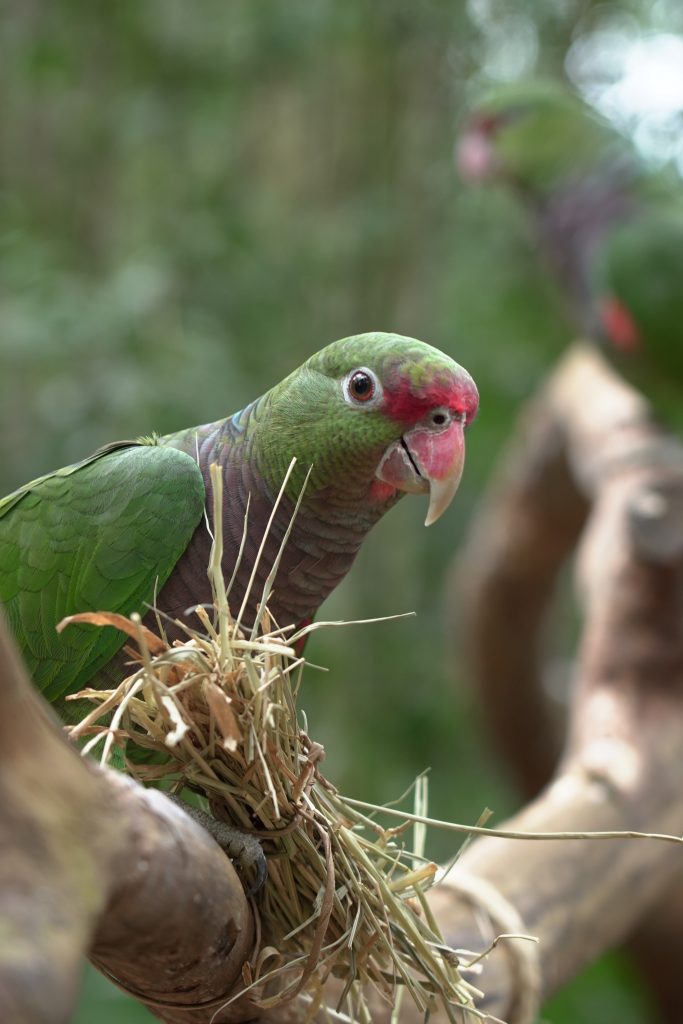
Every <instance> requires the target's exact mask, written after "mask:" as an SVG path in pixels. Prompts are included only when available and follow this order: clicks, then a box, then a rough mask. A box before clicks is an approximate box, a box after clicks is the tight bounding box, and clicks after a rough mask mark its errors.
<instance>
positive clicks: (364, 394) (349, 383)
mask: <svg viewBox="0 0 683 1024" xmlns="http://www.w3.org/2000/svg"><path fill="white" fill-rule="evenodd" d="M344 383H345V387H344V392H345V396H346V400H347V402H349V404H353V405H355V404H358V403H361V404H365V403H369V402H371V401H372V399H373V398H375V397H376V396H378V395H379V394H380V393H381V389H380V385H379V382H378V380H377V378H376V377H375V375H374V373H373V372H372V371H371V370H366V369H364V368H362V369H360V370H353V371H352V372H351V373H350V374H349V376H348V377H347V378H346V381H345V382H344Z"/></svg>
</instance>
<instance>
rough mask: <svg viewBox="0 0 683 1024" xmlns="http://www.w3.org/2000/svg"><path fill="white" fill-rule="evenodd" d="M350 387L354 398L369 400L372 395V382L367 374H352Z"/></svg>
mask: <svg viewBox="0 0 683 1024" xmlns="http://www.w3.org/2000/svg"><path fill="white" fill-rule="evenodd" d="M351 387H352V389H353V393H354V395H355V396H356V398H369V397H370V395H371V394H372V381H371V380H370V378H369V377H368V375H367V373H354V375H353V377H352V378H351Z"/></svg>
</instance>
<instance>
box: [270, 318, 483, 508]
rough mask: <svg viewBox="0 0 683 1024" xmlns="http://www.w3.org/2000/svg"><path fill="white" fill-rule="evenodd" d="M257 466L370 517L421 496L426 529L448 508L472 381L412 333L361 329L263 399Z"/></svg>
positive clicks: (469, 415)
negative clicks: (404, 498) (293, 463)
mask: <svg viewBox="0 0 683 1024" xmlns="http://www.w3.org/2000/svg"><path fill="white" fill-rule="evenodd" d="M266 398H267V399H268V401H267V402H266V406H267V413H266V420H267V431H266V432H265V436H264V441H263V444H262V445H261V446H260V447H261V448H262V458H263V460H264V464H263V466H262V469H261V472H262V473H263V474H264V476H265V477H266V479H270V482H271V485H273V484H275V483H276V482H277V480H280V481H281V480H282V478H283V477H284V473H285V471H286V469H287V466H288V464H289V461H290V460H291V458H292V457H293V456H296V458H297V463H298V465H297V470H298V473H297V472H295V473H294V474H293V477H292V479H291V482H290V485H289V486H290V491H291V494H292V496H294V495H295V494H296V493H298V490H299V489H300V487H301V484H302V482H303V480H302V477H303V474H304V473H305V472H306V471H307V470H308V468H309V467H312V470H311V475H310V478H309V482H308V485H307V487H306V494H305V497H304V501H305V502H306V501H309V502H311V501H312V502H317V503H320V502H323V503H325V504H326V505H327V506H328V507H329V508H335V509H337V510H338V512H339V515H341V516H344V515H346V514H350V515H352V516H353V515H359V516H360V517H361V518H363V519H365V520H375V519H377V518H379V517H380V516H381V515H382V514H383V512H384V511H385V510H386V508H388V507H389V506H390V505H392V504H393V503H394V502H395V501H396V500H397V499H398V498H399V497H400V496H401V495H402V494H403V493H415V494H428V495H429V508H428V512H427V518H426V525H430V524H431V523H433V522H435V521H436V520H437V519H438V518H439V517H440V516H441V514H442V513H443V512H444V511H445V509H446V508H447V507H448V505H449V504H450V502H451V500H452V498H453V496H454V494H455V492H456V490H457V488H458V484H459V482H460V477H461V475H462V470H463V465H464V460H465V437H464V432H465V428H466V427H467V425H468V424H469V423H471V422H472V420H473V419H474V417H475V415H476V413H477V408H478V402H479V398H478V394H477V388H476V386H475V384H474V381H473V380H472V378H471V377H470V375H469V374H468V373H467V371H466V370H464V369H463V368H462V367H461V366H459V365H458V364H457V363H456V362H454V361H453V360H452V359H451V358H450V357H449V356H447V355H445V354H444V353H442V352H440V351H438V350H437V349H435V348H432V347H431V346H430V345H427V344H424V343H423V342H421V341H417V340H415V339H413V338H405V337H401V336H399V335H396V334H383V333H373V334H361V335H356V336H354V337H351V338H345V339H343V340H341V341H337V342H334V343H333V344H331V345H328V346H327V348H324V349H322V351H320V352H318V353H317V354H316V355H314V356H312V357H311V358H310V359H309V360H308V361H307V362H305V363H304V364H303V366H301V367H300V368H299V369H298V370H296V371H295V372H294V373H292V374H291V375H290V376H289V377H287V378H286V379H285V380H284V381H282V383H281V384H279V385H277V386H276V387H275V388H274V389H273V391H271V392H269V394H268V395H267V396H266Z"/></svg>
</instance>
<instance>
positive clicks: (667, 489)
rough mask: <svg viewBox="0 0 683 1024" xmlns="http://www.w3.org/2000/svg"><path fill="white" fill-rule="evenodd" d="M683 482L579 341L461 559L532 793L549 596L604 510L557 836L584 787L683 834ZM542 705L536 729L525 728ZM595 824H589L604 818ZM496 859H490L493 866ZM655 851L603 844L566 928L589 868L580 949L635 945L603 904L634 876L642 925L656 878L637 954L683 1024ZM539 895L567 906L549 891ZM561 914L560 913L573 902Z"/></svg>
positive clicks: (673, 917) (673, 910)
mask: <svg viewBox="0 0 683 1024" xmlns="http://www.w3.org/2000/svg"><path fill="white" fill-rule="evenodd" d="M682 482H683V457H682V455H681V449H680V447H678V446H677V445H676V443H675V442H673V441H672V439H670V438H669V437H667V436H666V435H664V434H663V433H662V432H661V430H659V429H658V428H657V427H656V426H655V425H654V424H653V423H652V421H651V420H650V419H649V415H648V411H647V408H646V406H645V403H644V400H643V399H642V398H641V397H640V396H639V395H638V394H637V393H636V392H634V391H633V390H632V389H630V388H628V387H627V386H626V385H625V384H624V383H623V382H621V380H620V379H619V378H617V377H615V376H614V375H613V374H612V373H611V371H610V370H609V369H608V368H607V367H606V366H605V364H604V363H603V362H602V360H601V359H600V358H599V356H598V355H597V354H596V353H595V352H594V351H593V350H592V349H585V348H583V347H581V346H577V347H576V348H575V349H574V350H572V351H571V352H570V353H569V354H568V355H567V357H566V358H565V360H563V362H562V363H561V364H560V366H559V367H558V370H557V372H556V373H555V374H554V375H553V377H552V378H551V380H550V381H549V383H548V385H547V386H546V388H545V389H544V391H543V393H542V394H541V395H540V397H539V398H538V399H537V400H536V401H535V403H534V404H533V406H532V407H531V408H530V410H529V412H528V414H527V416H526V417H525V419H524V420H523V422H522V425H521V428H520V431H519V435H518V438H517V440H516V441H515V443H514V444H513V446H512V449H511V451H510V452H509V454H508V456H506V458H505V460H504V466H503V470H502V472H501V473H500V474H499V478H498V482H497V483H496V484H495V485H494V487H493V488H492V490H491V492H490V493H489V495H488V496H487V498H486V499H485V502H484V510H483V513H482V515H481V516H480V517H479V525H478V526H477V527H476V528H475V529H474V530H473V533H472V536H471V538H470V541H469V542H468V545H467V548H466V550H465V552H464V554H463V556H462V558H461V560H460V562H459V566H458V568H459V570H460V571H459V575H458V580H459V584H458V585H459V587H460V591H461V596H462V597H463V600H462V602H461V606H462V613H463V614H465V615H466V631H467V636H468V643H469V650H470V653H471V664H472V669H473V676H474V679H475V680H476V683H477V686H478V688H479V689H480V693H481V696H482V699H483V707H484V710H485V713H486V715H487V717H488V719H489V723H490V725H491V728H492V732H493V734H494V736H495V737H496V738H497V739H498V746H499V749H501V751H502V752H503V754H504V756H505V758H506V759H507V760H508V762H509V763H510V765H511V767H512V768H513V770H515V772H516V774H517V777H518V779H519V781H520V782H521V784H522V786H523V788H524V790H525V791H526V792H527V793H534V792H536V791H537V790H538V789H539V788H540V787H541V786H542V785H543V784H544V783H545V782H546V781H547V779H548V778H549V776H550V771H549V768H550V763H551V761H552V757H553V755H552V754H551V753H550V752H549V751H548V746H547V745H546V746H543V745H542V746H541V750H542V751H544V753H543V755H542V756H541V754H539V744H538V742H537V741H534V737H533V733H534V732H535V730H537V729H543V728H544V727H545V723H546V722H547V721H548V720H549V719H550V712H549V708H548V703H549V702H548V698H547V695H546V694H545V693H544V691H543V686H542V679H541V672H540V668H539V665H540V663H541V658H540V654H539V651H540V650H541V648H542V628H543V626H544V621H545V618H546V615H547V604H548V602H549V600H550V597H551V594H552V590H553V585H554V582H555V580H556V578H557V576H558V573H559V570H560V566H561V563H562V561H563V560H564V559H565V558H566V557H567V555H568V554H569V553H570V552H571V549H572V547H573V544H574V535H575V533H578V530H579V529H580V526H581V518H582V515H581V514H580V509H581V505H582V503H584V510H585V508H586V505H585V502H586V501H588V502H591V503H592V506H593V507H592V512H591V516H590V521H589V526H588V529H587V531H586V533H585V535H584V538H583V542H582V546H581V551H580V556H579V587H580V591H581V596H582V603H583V610H584V613H585V619H586V627H585V630H584V637H583V642H582V647H581V655H580V661H579V664H578V666H577V670H576V682H575V695H574V704H573V707H572V709H571V721H570V730H569V744H568V747H567V751H566V753H565V756H564V760H563V763H562V765H561V767H560V769H559V772H558V775H557V777H556V781H555V783H554V784H553V785H551V786H550V787H549V789H548V790H546V792H545V794H544V795H543V797H542V798H541V799H540V801H539V802H536V803H535V804H532V805H531V807H530V808H529V809H528V810H527V811H526V812H524V813H523V815H522V817H521V820H522V821H526V820H527V816H528V815H531V819H530V820H532V821H534V823H535V827H539V820H540V821H541V822H542V823H543V824H544V827H547V825H548V823H549V822H550V821H551V820H552V819H553V817H554V815H553V813H552V808H553V801H554V800H555V794H557V793H558V792H559V793H560V794H561V795H562V794H563V799H564V797H566V796H567V794H569V793H571V794H573V796H572V800H571V801H570V803H569V805H568V806H567V807H566V809H565V810H566V817H564V820H565V822H566V824H565V825H564V827H566V828H570V827H571V828H575V827H578V823H579V822H580V821H583V820H584V811H583V810H582V809H581V807H580V793H581V792H582V791H583V792H584V793H585V797H586V800H587V802H588V807H587V809H586V810H589V809H590V799H591V794H592V795H593V796H595V795H596V794H599V793H600V792H601V791H602V793H603V795H602V797H601V798H600V799H599V800H598V803H597V804H596V805H595V807H597V808H598V809H599V818H600V822H601V825H600V827H622V828H634V827H636V828H637V827H639V826H638V824H637V822H638V821H640V822H643V821H644V820H645V819H647V822H648V823H647V825H645V826H644V827H646V828H647V829H651V830H652V829H654V830H659V829H663V828H665V822H666V821H669V827H670V828H673V830H674V831H678V832H680V831H681V829H682V826H683V809H682V808H681V807H680V806H679V802H678V799H677V796H676V787H677V785H678V783H677V779H676V771H675V768H676V765H677V764H678V763H680V760H679V759H680V755H681V738H680V737H679V735H678V733H679V728H678V724H679V722H680V721H681V717H680V710H681V709H680V701H681V693H682V691H681V685H682V675H681V673H682V663H683V658H682V653H681V628H682V623H683V615H682V614H681V612H682V610H683V609H682V608H681V598H680V591H681V562H680V557H681V550H682V548H683V543H682V540H683V530H682V527H683V515H681V500H680V494H681V486H682ZM539 552H540V554H539ZM501 593H502V594H504V595H505V598H504V600H501V599H500V597H499V595H500V594H501ZM497 595H498V596H497ZM456 614H458V613H456ZM511 620H512V621H513V628H511V625H510V623H511ZM506 664H511V665H512V666H513V670H512V673H510V672H506V671H505V667H504V666H505V665H506ZM528 709H531V716H530V717H531V724H528V722H527V721H526V713H527V711H528ZM518 726H521V728H518ZM553 746H554V742H553ZM558 752H559V750H558ZM581 780H583V783H582V782H581ZM589 782H590V783H591V785H588V783H589ZM577 800H579V803H576V801H577ZM594 809H595V808H594ZM615 815H616V817H615ZM539 816H540V817H539ZM589 819H590V820H593V815H592V813H590V814H589ZM609 821H611V822H612V825H609V824H608V822H609ZM617 821H619V823H620V824H619V825H618V826H617V825H616V822H617ZM489 842H494V841H493V840H490V841H489ZM479 850H480V847H479V844H477V845H476V846H474V847H472V849H471V851H470V852H469V853H468V855H467V858H468V859H469V858H470V857H474V858H475V861H476V863H475V865H474V866H473V865H472V864H470V865H469V867H470V870H473V869H476V870H477V871H479V870H480V869H481V870H482V871H483V872H484V873H486V872H487V870H488V868H487V866H486V865H487V864H488V858H489V857H490V856H491V855H490V854H486V858H485V859H483V860H482V861H481V862H479V861H478V858H479V857H480V856H482V857H483V854H480V853H479ZM572 851H573V848H572V847H571V845H570V846H569V847H568V848H567V850H566V851H563V852H562V854H561V855H559V856H558V858H557V867H556V868H555V867H553V869H552V870H553V872H555V871H556V870H560V871H561V872H562V874H563V875H565V876H567V877H571V871H572V869H571V866H570V865H567V864H565V858H566V857H568V858H570V860H571V859H573V857H574V854H575V851H574V852H572ZM500 855H501V854H498V855H495V854H493V858H494V860H497V857H498V856H500ZM510 855H511V856H512V855H513V851H510ZM650 855H651V856H652V857H653V858H655V860H656V861H657V863H659V857H660V856H661V857H663V858H664V859H665V860H666V861H667V863H668V862H669V861H670V860H672V861H673V862H674V863H676V862H677V857H676V852H675V848H674V852H673V853H672V851H663V850H660V851H654V850H652V851H650ZM545 856H546V855H544V853H543V852H541V853H539V852H538V851H536V854H535V855H534V854H533V852H530V853H529V861H528V862H526V861H525V864H526V866H530V865H531V866H533V867H534V869H535V870H538V871H541V872H542V871H543V870H544V868H543V863H544V861H545ZM642 856H643V851H642V850H639V849H634V848H633V847H631V846H630V845H629V846H628V849H627V850H624V849H622V848H621V847H619V848H618V849H617V850H615V849H614V848H613V849H612V850H610V851H606V850H603V849H602V848H600V849H599V850H598V849H595V850H592V852H591V848H588V847H587V853H586V855H585V860H581V861H579V860H577V862H576V870H577V872H578V874H576V875H575V877H574V881H575V884H576V889H575V892H574V895H573V896H572V897H571V898H570V906H571V907H572V920H571V922H569V921H566V920H565V921H564V922H563V928H568V926H569V924H570V923H571V927H572V928H576V927H577V925H578V926H580V927H583V925H588V924H589V922H588V921H583V923H582V919H581V914H580V909H581V907H582V906H583V899H584V897H583V895H582V896H581V898H580V902H579V904H578V906H577V905H576V903H575V901H576V895H577V894H579V893H582V894H583V893H586V891H587V890H586V881H585V879H584V880H582V879H581V878H580V877H579V876H580V875H583V874H587V872H588V870H589V869H590V870H591V871H595V870H598V869H599V868H600V869H602V870H604V871H605V872H606V874H605V876H604V878H601V879H600V883H599V884H600V891H599V892H598V891H596V890H595V888H594V887H592V886H591V887H590V890H589V891H590V899H591V901H592V902H593V906H594V907H595V916H594V920H593V925H592V927H588V928H587V930H586V932H585V934H584V935H583V938H582V949H583V950H584V951H589V954H590V956H592V955H595V953H596V952H598V951H599V950H601V949H604V948H607V947H608V946H609V945H611V944H612V943H613V942H615V941H616V940H617V939H618V938H619V937H621V936H623V935H624V934H625V932H626V930H627V927H628V925H627V923H626V922H625V921H623V920H621V916H622V912H623V910H624V908H623V906H622V907H614V908H612V909H611V910H610V908H609V906H608V905H605V906H604V907H603V913H599V912H598V911H599V907H600V902H599V901H600V900H602V898H603V897H604V896H605V894H608V895H609V897H610V899H613V900H615V901H616V902H617V904H619V903H623V902H624V901H625V899H626V897H625V892H626V889H625V884H626V881H627V878H629V877H630V882H631V883H632V884H636V883H637V888H638V893H639V897H638V898H637V900H636V902H637V907H638V910H637V913H635V914H634V913H633V910H634V907H633V904H632V903H631V896H632V893H629V895H628V899H627V902H629V903H630V904H631V905H630V907H629V910H628V912H627V915H626V916H627V917H629V919H630V924H631V925H634V924H636V923H637V922H638V916H639V914H641V913H642V912H643V911H644V910H645V909H646V907H647V905H648V902H651V901H652V899H653V893H652V892H651V889H652V886H653V883H654V889H655V893H656V890H657V888H658V887H659V892H660V893H663V892H666V896H665V898H664V900H663V901H662V902H661V903H660V904H659V905H657V907H656V908H655V910H654V911H653V913H652V914H651V916H650V917H649V918H648V921H647V923H646V925H645V926H644V927H643V928H642V929H641V930H640V931H639V932H638V933H637V934H636V935H635V936H634V941H633V948H634V951H635V952H636V953H637V956H638V960H639V962H640V963H641V965H643V966H644V967H645V969H646V972H647V975H648V977H649V979H650V981H651V982H652V984H653V985H654V987H655V988H656V995H657V997H658V999H659V1003H660V1007H661V1010H662V1012H663V1013H664V1014H665V1017H664V1019H665V1020H667V1021H671V1022H673V1021H678V1020H680V1019H681V1017H682V1016H683V997H682V996H681V994H680V985H679V983H678V961H677V958H676V955H675V952H674V950H676V949H678V950H680V946H681V941H682V940H683V915H680V914H679V913H678V907H680V906H681V904H683V896H681V897H680V898H679V897H678V896H677V895H676V893H677V892H678V890H676V891H675V893H672V892H671V890H670V888H668V883H670V881H671V876H670V873H669V871H668V870H665V869H664V868H663V867H662V868H661V872H662V873H661V876H658V872H659V871H660V867H657V869H656V870H655V868H654V862H653V864H652V865H651V869H652V870H653V871H654V876H651V875H650V874H649V873H648V872H649V870H650V868H648V869H647V871H645V864H644V862H643V863H642V864H641V867H640V869H639V868H638V862H639V860H640V858H641V857H642ZM537 857H539V858H540V863H536V858H537ZM608 858H609V859H608ZM629 861H633V868H632V870H631V869H630V868H629V867H628V863H629ZM466 863H467V860H466ZM581 863H582V864H583V867H580V864H581ZM510 864H512V866H513V867H512V870H513V872H514V874H515V876H516V878H517V879H521V880H522V882H521V884H522V885H523V884H524V881H526V882H527V883H530V884H531V887H532V891H533V890H534V888H535V886H534V884H533V874H529V873H528V872H527V871H526V868H525V867H524V866H523V867H522V871H521V874H520V873H519V872H518V869H517V864H518V858H514V860H513V861H512V862H510V861H508V865H510ZM591 865H593V867H591ZM545 870H546V871H548V870H550V868H549V866H547V867H546V868H545ZM622 872H623V873H624V874H623V879H622V878H621V875H622ZM641 872H645V874H643V875H641ZM538 877H540V878H542V877H543V876H542V874H541V875H540V876H538ZM660 882H661V885H660V884H659V883H660ZM622 883H623V884H622ZM615 886H616V888H615ZM640 897H643V898H644V900H643V899H641V898H640ZM520 899H521V904H520V902H519V900H517V899H516V900H515V902H516V905H517V906H518V909H520V910H521V912H522V916H523V917H524V919H525V921H526V922H527V925H528V927H530V928H531V930H538V931H539V933H540V934H541V935H542V936H544V942H543V944H542V948H546V949H552V946H553V940H552V938H550V940H549V937H548V935H547V934H546V929H545V926H544V923H543V918H542V917H541V919H538V917H537V913H536V910H535V909H534V907H533V906H532V907H529V906H525V905H524V903H525V901H524V899H523V898H522V894H521V893H520ZM543 899H544V900H545V901H549V902H548V906H549V907H552V906H553V903H554V901H553V900H549V894H548V893H547V892H544V894H543ZM555 913H557V914H560V908H559V907H555ZM565 916H566V914H565ZM535 922H536V923H535ZM570 937H571V936H570V934H569V933H568V934H567V938H570ZM571 948H572V943H571V941H569V942H567V943H562V948H561V949H558V950H556V951H555V953H554V954H553V956H552V958H551V959H550V960H549V964H548V966H549V968H551V969H544V971H543V986H544V991H545V992H546V994H547V993H549V992H550V991H553V990H554V989H555V987H556V985H557V984H559V983H561V981H562V980H566V978H568V977H570V976H571V975H572V974H573V973H576V971H577V970H578V969H579V968H580V966H582V964H583V962H585V961H584V960H583V959H582V960H581V961H580V962H579V961H577V960H575V959H574V956H573V954H571V953H570V954H569V959H567V956H568V950H571ZM672 968H673V969H672Z"/></svg>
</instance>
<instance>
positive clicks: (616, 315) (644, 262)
mask: <svg viewBox="0 0 683 1024" xmlns="http://www.w3.org/2000/svg"><path fill="white" fill-rule="evenodd" d="M593 284H594V304H595V307H596V309H595V313H596V319H597V321H598V323H599V325H600V329H601V340H602V341H603V343H604V344H605V346H606V347H607V350H608V352H609V353H610V354H611V355H612V356H613V357H614V358H616V359H617V360H619V361H620V365H621V366H622V368H624V369H626V370H627V371H628V369H629V364H631V365H632V367H633V369H634V370H636V371H637V372H641V370H642V371H644V372H647V373H648V374H649V373H657V374H658V375H661V377H662V379H663V378H666V379H667V380H668V382H669V384H672V385H675V386H677V387H678V388H680V387H681V386H683V328H682V326H681V325H682V324H683V216H681V215H680V214H679V213H678V212H677V211H676V210H674V211H673V212H670V211H667V212H666V213H664V212H662V211H660V210H657V209H655V210H653V211H652V212H650V211H648V210H647V209H644V210H643V211H642V212H641V213H640V215H639V216H637V217H634V218H633V219H632V220H629V221H626V222H624V223H623V224H619V225H618V226H617V227H616V228H615V229H614V230H613V231H612V232H611V233H610V235H609V238H608V239H607V241H606V243H605V245H604V246H603V247H602V249H601V251H600V252H599V254H598V258H597V259H596V265H595V267H594V274H593Z"/></svg>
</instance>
